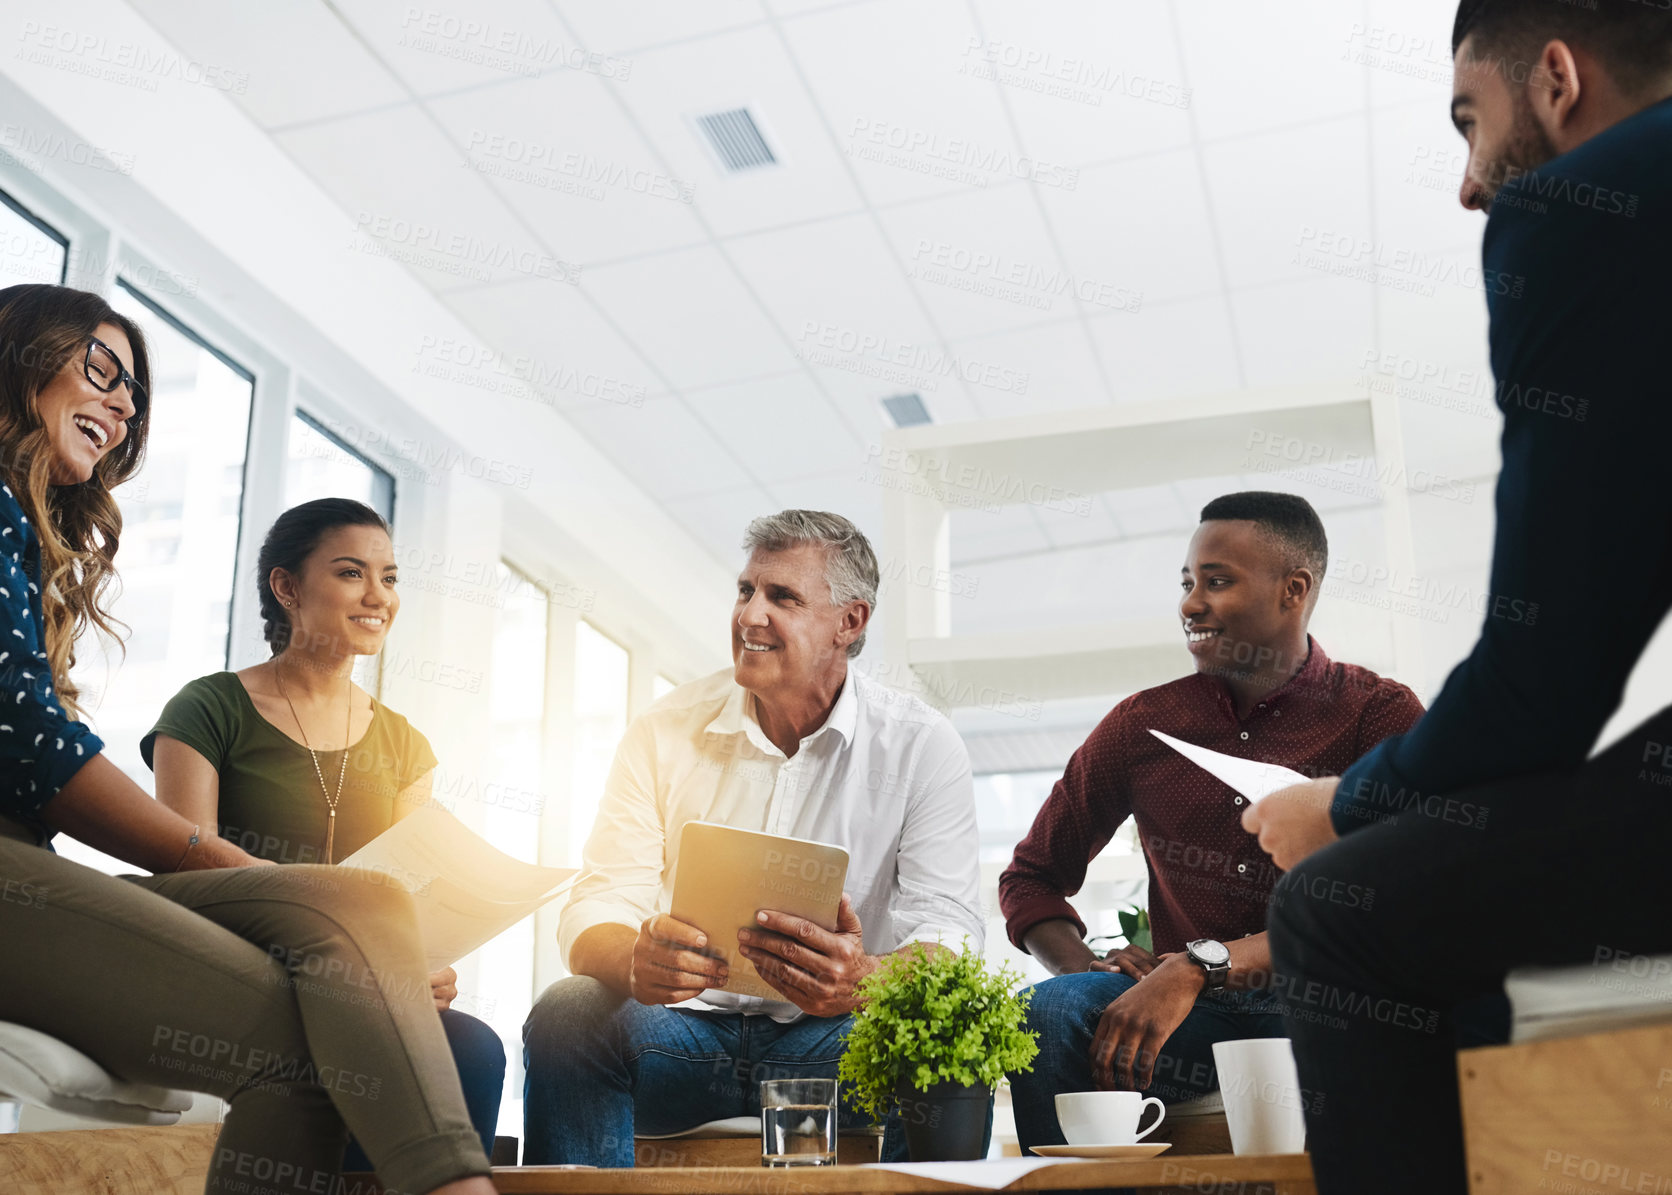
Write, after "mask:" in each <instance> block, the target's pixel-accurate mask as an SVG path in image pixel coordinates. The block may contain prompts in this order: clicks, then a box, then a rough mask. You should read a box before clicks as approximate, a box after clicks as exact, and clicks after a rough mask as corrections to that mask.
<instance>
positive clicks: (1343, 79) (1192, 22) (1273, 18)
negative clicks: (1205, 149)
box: [1172, 0, 1366, 169]
mask: <svg viewBox="0 0 1672 1195" xmlns="http://www.w3.org/2000/svg"><path fill="white" fill-rule="evenodd" d="M1172 9H1173V11H1174V13H1176V14H1177V19H1178V24H1179V31H1180V37H1181V40H1182V54H1183V57H1184V64H1185V67H1186V69H1187V70H1188V72H1189V78H1190V83H1191V86H1192V88H1193V89H1194V90H1193V92H1192V94H1191V109H1192V110H1193V111H1194V112H1195V114H1196V130H1197V133H1198V134H1199V135H1200V136H1201V137H1202V138H1203V139H1204V140H1215V139H1218V138H1221V137H1235V136H1239V135H1240V134H1243V133H1253V132H1258V131H1259V130H1261V129H1275V128H1281V127H1283V126H1285V125H1293V124H1302V123H1305V122H1309V121H1317V120H1327V119H1329V118H1331V117H1336V116H1343V115H1346V114H1347V113H1349V112H1357V111H1360V110H1362V109H1363V108H1364V105H1365V71H1366V68H1365V67H1364V66H1361V65H1358V64H1357V63H1355V62H1354V60H1353V47H1352V41H1351V39H1352V36H1353V31H1354V27H1355V24H1360V25H1362V23H1363V15H1362V12H1363V10H1362V8H1361V7H1360V6H1358V5H1346V4H1342V3H1341V2H1340V0H1293V2H1292V3H1289V4H1280V5H1270V4H1249V3H1247V0H1191V3H1189V4H1177V5H1173V6H1172ZM1283 165H1285V163H1273V164H1272V168H1274V169H1277V168H1281V167H1282V166H1283Z"/></svg>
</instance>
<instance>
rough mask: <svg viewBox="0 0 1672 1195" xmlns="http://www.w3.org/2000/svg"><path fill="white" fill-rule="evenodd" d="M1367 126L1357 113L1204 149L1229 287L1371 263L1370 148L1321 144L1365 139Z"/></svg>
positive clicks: (1375, 253) (1373, 242) (1356, 142)
mask: <svg viewBox="0 0 1672 1195" xmlns="http://www.w3.org/2000/svg"><path fill="white" fill-rule="evenodd" d="M1365 130H1366V121H1365V117H1363V116H1362V115H1355V116H1350V117H1346V118H1344V119H1342V120H1338V121H1331V122H1329V123H1326V124H1320V125H1314V126H1310V127H1308V128H1304V129H1285V130H1282V131H1279V132H1274V133H1258V134H1253V135H1251V136H1247V137H1238V138H1236V139H1235V140H1232V141H1221V142H1217V143H1215V144H1212V145H1206V146H1203V147H1202V167H1203V170H1204V172H1205V173H1206V175H1207V180H1208V195H1209V197H1210V199H1211V200H1212V203H1213V215H1214V221H1215V225H1216V227H1217V228H1218V230H1219V237H1220V242H1221V244H1222V245H1223V252H1224V255H1225V278H1226V281H1227V283H1228V285H1230V286H1232V287H1238V286H1251V285H1257V284H1260V283H1264V282H1275V281H1278V280H1280V279H1284V278H1305V277H1308V276H1310V275H1312V274H1315V273H1319V272H1325V273H1327V272H1329V271H1331V270H1349V271H1350V270H1354V269H1362V268H1365V267H1367V266H1370V265H1372V264H1373V263H1374V262H1375V261H1376V260H1377V258H1378V254H1379V248H1378V244H1377V240H1376V237H1375V236H1374V235H1373V233H1372V223H1371V216H1370V195H1369V181H1368V176H1369V171H1368V170H1366V169H1365V159H1364V157H1363V155H1362V153H1361V154H1360V155H1359V156H1357V157H1356V158H1355V157H1351V156H1346V155H1338V154H1322V153H1318V152H1317V148H1318V146H1319V144H1321V143H1326V144H1331V145H1353V146H1362V145H1363V144H1364V139H1365ZM1273 163H1281V166H1280V168H1278V169H1273V168H1272V164H1273Z"/></svg>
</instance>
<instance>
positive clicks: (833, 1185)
mask: <svg viewBox="0 0 1672 1195" xmlns="http://www.w3.org/2000/svg"><path fill="white" fill-rule="evenodd" d="M493 1181H494V1185H495V1186H497V1187H498V1188H499V1190H500V1192H501V1193H502V1195H676V1193H677V1195H912V1193H917V1192H922V1193H924V1195H928V1193H929V1192H938V1193H951V1192H967V1191H983V1190H988V1189H989V1188H985V1187H972V1186H967V1185H965V1184H963V1183H948V1182H942V1181H940V1180H938V1179H932V1178H926V1177H924V1176H922V1175H917V1174H902V1173H900V1172H899V1171H894V1170H881V1169H877V1168H875V1167H871V1166H815V1167H808V1168H805V1169H798V1170H768V1169H765V1168H764V1167H760V1166H752V1167H744V1166H714V1167H707V1168H703V1169H678V1168H674V1167H663V1168H656V1169H641V1170H560V1169H557V1168H556V1167H551V1166H507V1167H502V1168H499V1169H496V1170H495V1171H494V1172H493ZM1257 1183H1270V1184H1271V1185H1272V1189H1273V1191H1274V1192H1275V1195H1316V1191H1317V1188H1316V1187H1314V1186H1313V1185H1312V1164H1311V1162H1310V1161H1309V1160H1308V1158H1307V1156H1306V1155H1305V1154H1277V1155H1273V1156H1270V1157H1236V1156H1235V1155H1233V1154H1196V1155H1180V1156H1178V1157H1173V1158H1169V1157H1167V1156H1166V1155H1162V1156H1160V1157H1155V1158H1143V1159H1137V1160H1132V1161H1120V1162H1089V1161H1086V1162H1083V1161H1074V1162H1058V1163H1057V1164H1056V1165H1054V1166H1042V1167H1040V1168H1039V1169H1038V1170H1034V1171H1032V1172H1030V1173H1028V1174H1024V1175H1023V1176H1022V1177H1021V1178H1019V1179H1017V1180H1016V1181H1015V1182H1014V1183H1012V1184H1011V1185H1010V1186H1008V1187H1005V1188H1003V1190H1006V1191H1062V1190H1089V1189H1096V1188H1099V1187H1145V1188H1154V1189H1157V1190H1160V1191H1170V1190H1179V1189H1189V1190H1196V1191H1237V1192H1243V1191H1250V1192H1251V1191H1253V1190H1254V1189H1255V1187H1254V1186H1253V1184H1257ZM1240 1184H1249V1185H1248V1186H1243V1185H1240Z"/></svg>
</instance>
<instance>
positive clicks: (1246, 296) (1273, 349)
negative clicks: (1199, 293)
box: [1231, 278, 1375, 389]
mask: <svg viewBox="0 0 1672 1195" xmlns="http://www.w3.org/2000/svg"><path fill="white" fill-rule="evenodd" d="M1374 286H1375V284H1373V283H1368V282H1357V281H1350V280H1347V279H1343V278H1316V279H1311V278H1309V279H1305V280H1303V281H1300V282H1280V283H1277V284H1275V285H1273V286H1261V287H1256V288H1254V289H1252V290H1243V291H1237V292H1236V293H1235V294H1233V295H1232V296H1231V311H1232V317H1233V318H1234V319H1235V320H1236V326H1237V339H1238V343H1239V345H1240V346H1241V348H1242V360H1243V368H1244V371H1245V374H1246V378H1247V384H1248V385H1249V386H1250V387H1251V388H1253V389H1261V388H1264V387H1268V386H1293V385H1303V384H1306V383H1310V382H1331V381H1339V382H1342V383H1344V384H1347V383H1350V380H1351V379H1353V378H1356V377H1357V376H1358V375H1359V373H1360V371H1361V370H1362V368H1363V364H1364V353H1365V349H1366V348H1367V347H1368V346H1369V345H1370V344H1371V336H1372V330H1373V327H1374V325H1373V323H1372V316H1371V303H1372V294H1371V292H1372V290H1373V289H1374Z"/></svg>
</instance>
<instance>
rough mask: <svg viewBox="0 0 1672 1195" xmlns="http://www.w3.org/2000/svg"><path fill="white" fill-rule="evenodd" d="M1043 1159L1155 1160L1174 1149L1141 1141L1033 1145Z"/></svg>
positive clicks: (1164, 1143)
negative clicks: (1121, 1143)
mask: <svg viewBox="0 0 1672 1195" xmlns="http://www.w3.org/2000/svg"><path fill="white" fill-rule="evenodd" d="M1029 1148H1030V1149H1032V1150H1033V1152H1034V1153H1036V1154H1038V1155H1039V1156H1040V1157H1042V1158H1153V1157H1154V1156H1155V1155H1156V1154H1158V1153H1162V1152H1164V1151H1166V1150H1169V1149H1172V1148H1173V1143H1172V1142H1171V1141H1139V1142H1137V1143H1136V1144H1133V1145H1033V1146H1029Z"/></svg>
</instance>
